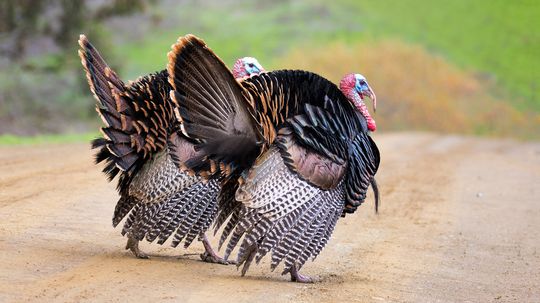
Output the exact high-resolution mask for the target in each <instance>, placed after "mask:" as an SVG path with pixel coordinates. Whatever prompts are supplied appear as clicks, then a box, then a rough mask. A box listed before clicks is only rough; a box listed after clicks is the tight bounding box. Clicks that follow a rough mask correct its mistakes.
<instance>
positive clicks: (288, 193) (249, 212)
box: [218, 97, 379, 274]
mask: <svg viewBox="0 0 540 303" xmlns="http://www.w3.org/2000/svg"><path fill="white" fill-rule="evenodd" d="M326 99H327V100H326V104H327V105H326V106H325V108H321V107H317V106H313V105H310V104H306V105H305V110H304V111H303V112H304V113H303V114H300V115H296V116H294V117H292V118H290V119H289V120H288V124H287V126H283V127H282V128H281V129H280V131H279V133H278V137H277V139H276V141H275V146H274V147H272V148H271V149H270V150H269V151H268V152H266V153H264V154H263V155H262V156H261V157H259V158H258V159H257V161H256V163H255V164H254V166H253V167H252V168H251V170H250V171H249V173H248V176H247V178H246V179H245V183H244V184H242V185H241V186H240V187H239V189H238V190H237V192H236V200H237V201H240V202H241V203H242V207H241V208H238V207H236V208H233V209H232V210H230V218H229V221H228V222H227V225H226V226H225V228H224V230H223V233H222V236H221V240H220V243H224V242H225V241H226V240H227V238H229V237H230V238H229V241H228V243H227V249H226V252H225V256H228V255H229V254H230V253H231V252H232V250H233V249H234V248H235V247H237V246H238V245H239V246H240V249H239V253H238V257H237V261H238V264H239V265H242V264H243V266H244V267H243V269H242V273H243V274H245V272H246V271H247V270H248V268H249V266H250V264H251V262H252V261H253V260H254V259H255V260H256V261H257V262H258V261H260V259H261V258H262V257H264V255H265V254H267V253H268V252H269V251H271V252H272V265H271V266H272V268H275V267H276V266H277V265H278V264H280V262H284V271H283V273H287V272H289V271H290V270H291V268H292V266H296V268H297V269H299V268H300V267H302V266H303V264H304V262H305V261H306V260H307V259H308V258H309V257H312V258H315V257H316V256H317V255H318V253H319V252H320V250H321V249H322V247H323V246H324V244H325V243H326V242H327V241H328V239H329V238H330V235H331V234H332V231H333V228H334V226H335V223H336V221H337V218H339V216H341V215H342V214H343V213H344V211H345V209H347V212H352V211H354V210H355V209H356V207H357V206H358V205H359V204H360V203H361V202H363V200H364V198H365V192H366V191H367V188H368V186H369V184H370V182H371V180H372V178H373V175H374V174H375V172H376V170H377V167H378V163H379V158H378V157H379V155H378V150H377V149H376V146H375V145H374V144H373V146H372V145H371V143H372V141H371V139H370V138H369V136H368V135H367V133H366V132H362V129H360V130H357V129H354V126H352V127H351V125H350V124H349V125H347V124H344V123H343V121H346V120H344V119H342V118H341V117H340V114H339V112H338V111H337V110H336V108H334V107H332V105H331V103H332V102H333V101H332V100H331V99H330V98H328V97H326ZM358 125H359V126H360V127H361V126H362V124H361V123H360V124H358ZM355 133H356V135H355ZM366 142H367V143H366ZM366 144H367V146H366ZM355 194H356V195H355ZM357 201H359V202H357ZM231 205H234V204H231ZM225 213H226V210H223V209H220V210H219V215H218V216H219V217H224V216H225V215H224V214H225Z"/></svg>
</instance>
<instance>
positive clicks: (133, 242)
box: [126, 234, 148, 259]
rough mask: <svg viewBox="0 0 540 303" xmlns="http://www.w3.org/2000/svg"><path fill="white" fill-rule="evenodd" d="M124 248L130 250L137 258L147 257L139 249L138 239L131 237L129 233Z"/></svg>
mask: <svg viewBox="0 0 540 303" xmlns="http://www.w3.org/2000/svg"><path fill="white" fill-rule="evenodd" d="M126 249H129V250H131V252H132V253H133V254H134V255H135V257H137V258H139V259H148V255H147V254H145V253H143V252H142V251H140V250H139V240H137V239H135V238H133V237H131V235H129V234H128V241H127V244H126Z"/></svg>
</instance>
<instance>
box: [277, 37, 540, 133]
mask: <svg viewBox="0 0 540 303" xmlns="http://www.w3.org/2000/svg"><path fill="white" fill-rule="evenodd" d="M275 67H277V68H285V67H286V68H299V69H307V70H311V71H314V72H316V73H319V74H321V75H324V76H325V77H327V78H329V79H331V80H332V81H334V82H335V83H338V81H339V80H340V78H341V77H342V76H343V75H345V74H346V73H351V72H357V73H362V74H364V75H365V76H366V77H367V78H368V81H369V82H370V84H371V86H372V88H373V89H374V90H375V92H376V93H377V97H378V101H379V102H378V111H377V113H376V115H375V120H376V121H377V124H378V128H379V129H380V130H383V131H384V130H405V129H407V130H408V129H415V130H429V131H437V132H450V133H472V134H481V135H489V136H518V137H521V138H538V137H539V136H540V115H538V114H527V113H523V112H520V111H518V110H516V109H515V108H514V107H512V106H511V105H510V104H511V103H507V102H504V100H503V99H502V98H500V97H498V95H497V93H496V92H495V91H494V85H493V84H491V83H489V82H487V81H484V80H481V79H480V77H479V76H474V75H473V74H472V73H469V72H465V71H462V70H459V69H457V68H455V67H454V66H452V65H450V64H449V63H447V62H446V61H445V60H444V59H442V58H441V57H438V56H435V55H432V54H430V53H429V52H427V51H426V50H425V49H423V48H421V47H418V46H411V45H407V44H404V43H401V42H396V41H381V42H374V43H363V44H362V45H354V46H350V47H347V46H344V45H343V44H339V43H338V44H333V45H330V46H325V47H324V48H323V47H321V48H313V47H312V48H305V49H295V50H293V51H292V52H290V53H289V54H287V55H285V56H284V57H281V58H280V59H278V60H277V61H276V64H275Z"/></svg>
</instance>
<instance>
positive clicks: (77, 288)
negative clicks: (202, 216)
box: [0, 133, 540, 302]
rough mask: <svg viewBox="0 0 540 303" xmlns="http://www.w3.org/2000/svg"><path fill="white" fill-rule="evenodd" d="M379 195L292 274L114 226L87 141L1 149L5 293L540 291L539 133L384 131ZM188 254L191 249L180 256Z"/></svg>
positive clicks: (340, 298) (225, 295) (340, 296)
mask: <svg viewBox="0 0 540 303" xmlns="http://www.w3.org/2000/svg"><path fill="white" fill-rule="evenodd" d="M376 141H377V143H378V144H379V146H380V149H381V155H382V165H381V168H380V170H379V174H378V175H377V180H378V182H379V186H380V188H381V191H382V207H381V212H380V214H379V215H375V214H374V211H373V203H372V197H369V202H367V203H366V204H365V205H363V206H362V207H361V208H360V211H359V212H358V213H356V214H354V215H352V216H347V218H345V219H342V220H340V222H339V223H338V226H337V229H336V231H335V233H334V235H333V238H332V239H331V241H330V242H329V244H328V245H327V247H326V248H325V249H324V250H323V252H322V254H321V255H320V256H319V257H318V258H317V260H316V261H315V262H314V263H307V264H306V266H305V267H304V270H303V273H304V274H308V275H312V276H314V277H316V278H317V279H318V281H319V282H318V283H315V284H311V285H303V284H295V283H288V282H287V278H288V277H286V276H280V275H279V273H278V272H277V271H276V272H275V273H272V272H270V271H269V264H268V262H264V264H262V265H260V266H258V267H252V269H251V270H250V272H249V273H248V275H247V276H246V277H244V278H242V277H240V275H239V273H238V272H237V270H236V268H235V267H234V266H223V265H213V264H206V263H203V262H200V261H199V257H198V255H197V254H198V253H200V252H201V251H202V245H201V244H200V243H195V244H194V245H192V247H190V248H189V249H188V250H184V249H180V248H178V249H171V248H168V247H162V246H159V245H156V244H147V243H145V244H144V245H143V246H142V248H143V249H144V250H145V251H147V252H150V254H151V256H152V258H151V259H150V260H138V259H135V258H134V257H132V256H131V254H130V253H129V252H128V251H125V250H124V249H123V245H124V244H125V239H124V238H123V237H122V236H121V235H120V230H118V229H116V230H115V229H113V228H112V227H111V216H112V211H113V208H114V204H115V202H116V198H117V195H116V192H115V190H114V184H110V183H107V182H106V180H105V178H104V176H103V175H102V174H101V173H100V170H99V169H98V167H96V166H94V165H93V164H92V152H91V151H90V150H89V147H88V144H75V145H73V144H71V145H52V146H24V147H0V302H22V301H39V302H50V301H60V302H84V301H96V302H109V301H110V302H124V301H127V300H130V301H133V302H149V301H152V302H288V301H290V302H467V301H469V302H540V143H519V142H515V141H510V140H508V141H506V140H487V139H478V138H466V137H457V136H437V135H433V134H419V133H403V134H383V135H377V136H376ZM178 256H180V258H178Z"/></svg>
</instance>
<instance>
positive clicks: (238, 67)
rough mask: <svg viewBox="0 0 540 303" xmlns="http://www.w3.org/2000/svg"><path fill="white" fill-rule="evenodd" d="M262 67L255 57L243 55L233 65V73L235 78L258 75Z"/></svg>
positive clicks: (262, 69)
mask: <svg viewBox="0 0 540 303" xmlns="http://www.w3.org/2000/svg"><path fill="white" fill-rule="evenodd" d="M264 71H265V70H264V68H263V67H262V66H261V64H260V63H259V61H257V59H255V58H252V57H244V58H241V59H238V60H237V61H236V63H235V64H234V66H233V70H232V72H233V75H234V77H235V78H243V77H249V76H253V75H258V74H260V73H262V72H264Z"/></svg>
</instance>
